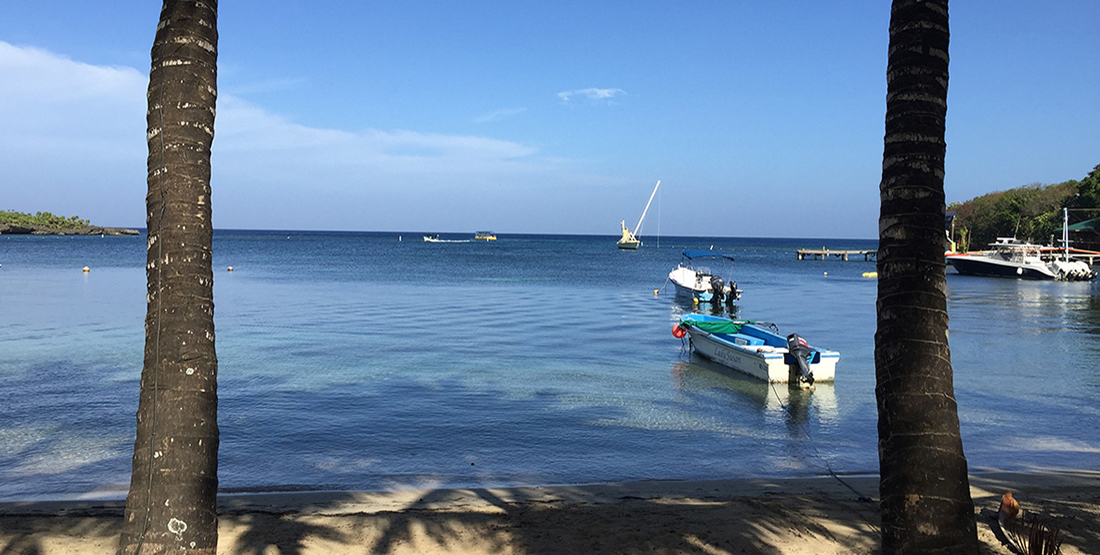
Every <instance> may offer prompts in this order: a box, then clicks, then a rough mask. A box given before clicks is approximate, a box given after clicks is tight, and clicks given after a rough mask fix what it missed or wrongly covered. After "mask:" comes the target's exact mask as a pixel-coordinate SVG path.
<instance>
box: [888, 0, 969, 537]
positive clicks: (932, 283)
mask: <svg viewBox="0 0 1100 555" xmlns="http://www.w3.org/2000/svg"><path fill="white" fill-rule="evenodd" d="M948 42H949V30H948V16H947V0H894V2H893V6H892V9H891V17H890V50H889V58H888V66H887V71H886V74H887V95H886V136H885V149H884V153H883V163H882V183H881V184H880V186H879V190H880V196H881V201H882V207H881V214H880V218H879V252H878V275H879V282H878V284H879V286H878V303H877V308H878V331H877V332H876V333H875V370H876V387H875V394H876V397H877V399H878V414H879V420H878V432H879V464H880V473H881V478H880V480H881V482H880V494H881V499H882V501H881V510H882V536H883V537H882V547H883V553H885V554H887V555H892V554H910V553H912V554H917V553H920V554H927V553H968V554H969V553H977V550H978V542H977V531H976V527H975V522H974V504H973V501H972V500H971V498H970V486H969V480H968V477H967V464H966V457H965V456H964V454H963V446H962V437H961V435H960V433H959V417H958V409H957V405H956V402H955V394H954V386H953V383H952V380H953V375H952V369H951V352H950V348H949V347H948V340H947V324H948V318H947V297H946V284H947V281H946V277H945V275H944V272H945V267H946V264H945V263H944V249H945V247H946V236H945V235H944V227H943V221H944V220H943V214H944V191H943V176H944V155H945V152H946V143H945V141H944V125H945V119H946V116H947V78H948V72H947V68H948Z"/></svg>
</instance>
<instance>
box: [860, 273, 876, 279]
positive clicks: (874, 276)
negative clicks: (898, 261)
mask: <svg viewBox="0 0 1100 555" xmlns="http://www.w3.org/2000/svg"><path fill="white" fill-rule="evenodd" d="M863 277H865V278H877V277H878V272H863Z"/></svg>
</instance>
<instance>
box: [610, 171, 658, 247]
mask: <svg viewBox="0 0 1100 555" xmlns="http://www.w3.org/2000/svg"><path fill="white" fill-rule="evenodd" d="M660 186H661V180H659V179H658V180H657V184H656V185H654V186H653V192H652V193H650V194H649V202H647V203H645V210H642V217H641V218H639V219H638V225H637V226H636V227H635V228H634V232H633V233H631V232H630V230H629V229H627V227H626V220H623V221H622V222H620V225H621V226H622V227H623V237H622V239H619V242H618V243H616V244H617V245H618V246H619V248H620V249H625V250H637V249H638V247H640V246H642V242H641V241H640V240H638V233H639V232H640V231H641V230H642V222H644V221H645V213H646V212H649V205H650V204H653V197H654V196H655V195H656V194H657V187H660Z"/></svg>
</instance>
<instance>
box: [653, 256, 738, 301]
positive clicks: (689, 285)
mask: <svg viewBox="0 0 1100 555" xmlns="http://www.w3.org/2000/svg"><path fill="white" fill-rule="evenodd" d="M715 263H717V264H725V263H728V264H729V271H727V272H726V277H725V278H723V277H722V276H721V275H720V273H719V272H718V271H717V270H716V269H715V268H712V267H711V266H710V264H715ZM732 269H733V257H732V256H729V255H726V254H722V253H720V252H716V251H708V250H693V249H688V250H685V251H684V252H682V253H681V254H680V264H679V265H677V266H676V267H675V268H673V269H672V271H671V272H669V273H668V280H669V281H671V282H672V285H674V286H675V287H676V296H677V297H680V298H683V299H689V300H692V301H693V302H695V301H698V302H701V303H718V304H722V303H723V302H725V303H726V304H729V305H732V304H733V303H734V301H736V300H738V299H740V298H741V290H740V289H738V288H737V282H736V281H733V278H732V275H731V274H732Z"/></svg>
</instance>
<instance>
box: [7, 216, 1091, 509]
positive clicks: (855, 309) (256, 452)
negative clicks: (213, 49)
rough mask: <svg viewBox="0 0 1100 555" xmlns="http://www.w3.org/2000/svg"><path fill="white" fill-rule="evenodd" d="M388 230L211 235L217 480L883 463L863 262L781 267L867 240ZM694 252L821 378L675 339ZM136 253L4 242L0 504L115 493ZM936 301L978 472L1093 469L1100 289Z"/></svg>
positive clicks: (375, 485) (300, 484)
mask: <svg viewBox="0 0 1100 555" xmlns="http://www.w3.org/2000/svg"><path fill="white" fill-rule="evenodd" d="M444 238H447V237H446V236H445V237H444ZM451 238H454V239H459V238H465V237H458V236H455V237H451ZM403 239H404V240H403V241H398V235H397V234H381V233H375V234H371V233H363V234H358V233H319V232H317V233H301V232H240V231H233V232H230V231H226V232H219V233H218V234H216V237H215V243H214V248H215V258H214V266H215V268H216V273H215V302H216V309H215V318H216V328H217V349H218V357H219V360H220V376H219V394H220V395H219V396H220V413H219V423H220V426H221V433H222V444H221V452H220V467H219V477H220V480H221V485H222V487H223V488H227V489H230V490H236V491H239V490H246V491H247V490H253V491H269V490H286V489H383V488H397V487H465V486H478V485H481V486H488V485H519V484H576V483H591V482H604V481H622V480H647V479H703V478H735V477H748V476H804V475H815V474H823V473H827V472H828V471H829V469H830V468H831V469H832V470H835V471H836V472H851V473H867V472H875V471H877V468H878V460H877V454H876V414H875V399H874V361H873V350H874V328H875V314H874V305H875V293H876V284H875V281H874V280H869V279H864V278H862V277H861V274H862V273H863V272H866V271H871V270H873V269H874V264H873V263H869V262H863V261H862V260H860V261H849V262H840V261H825V262H823V261H801V262H799V261H798V260H796V258H795V255H794V251H795V249H797V248H800V247H819V246H822V245H827V246H829V247H830V248H874V243H873V242H860V241H841V240H827V241H822V240H820V239H814V240H795V239H781V240H780V239H739V238H662V239H661V242H660V245H659V247H658V245H657V244H656V242H655V241H650V243H648V244H646V245H645V246H644V247H643V248H642V249H641V250H639V251H637V252H621V251H618V250H617V249H616V248H615V246H614V241H615V238H614V237H585V236H530V235H507V234H504V235H500V240H499V241H496V242H493V243H483V242H478V243H473V242H471V243H443V244H432V243H424V242H423V241H421V240H420V235H419V234H405V235H404V237H403ZM712 245H713V246H714V247H715V248H716V249H721V250H723V251H724V252H727V253H730V254H733V255H734V256H735V257H736V258H737V264H736V267H735V270H734V271H735V274H734V278H735V279H736V280H737V282H738V284H739V286H740V287H741V288H742V289H744V290H745V293H744V296H743V298H742V301H741V309H740V314H739V315H740V316H743V317H747V318H751V319H758V320H768V321H773V322H775V323H777V324H778V325H779V326H780V328H781V331H783V332H784V333H790V332H797V333H799V334H800V335H802V336H803V337H805V338H807V339H808V340H809V341H810V342H811V343H813V344H817V345H820V346H823V347H828V348H830V349H834V350H838V351H840V352H841V362H840V365H839V366H838V370H837V382H836V384H835V385H827V384H820V385H819V387H818V388H817V390H816V391H814V392H812V393H804V392H799V391H795V392H788V391H787V390H786V389H785V388H783V387H775V388H772V387H769V386H767V385H765V384H762V383H759V382H755V381H752V380H750V379H748V378H741V377H740V376H739V375H737V374H734V373H732V372H731V371H727V370H724V369H723V368H722V367H720V366H716V365H714V364H712V363H709V362H707V361H704V360H699V359H697V358H695V357H694V356H691V355H689V354H688V353H687V352H686V351H685V350H684V348H683V346H682V342H681V341H680V340H678V339H675V338H673V337H672V335H671V328H672V323H673V322H674V321H676V320H677V319H678V317H679V315H680V314H682V313H683V312H684V311H685V310H688V309H689V307H683V306H679V305H677V304H676V303H674V302H673V301H672V294H671V293H672V291H671V286H668V288H666V287H665V286H666V284H665V276H666V275H667V274H668V271H669V270H671V269H672V268H673V267H674V266H675V265H676V263H677V261H678V260H679V253H680V251H681V250H682V249H684V248H709V247H711V246H712ZM144 246H145V243H144V238H142V237H128V238H127V237H105V238H100V237H22V236H0V264H2V265H3V266H2V267H0V379H2V380H3V384H4V385H3V387H2V388H0V500H16V499H32V498H70V497H79V496H116V497H121V496H123V495H124V492H125V488H126V487H127V485H128V483H129V472H130V456H131V451H132V445H133V444H132V441H133V439H132V438H133V428H134V413H135V411H136V408H137V393H138V391H137V388H138V377H139V374H140V371H141V363H142V349H143V345H144V330H143V319H144V315H145V274H144V263H145V253H144ZM84 266H89V267H91V272H90V273H88V274H83V273H82V272H81V271H80V269H81V268H82V267H84ZM228 266H233V267H234V270H235V271H233V272H227V271H225V268H226V267H228ZM826 272H827V273H828V275H827V276H826V275H825V273H826ZM949 272H950V270H949ZM654 289H661V292H660V294H658V295H657V296H654V294H653V290H654ZM948 289H949V291H948V293H949V308H950V314H951V347H952V357H953V362H954V367H955V372H956V375H955V378H956V393H957V396H958V398H959V402H960V405H961V407H960V416H961V418H962V426H963V435H964V442H965V448H966V453H967V456H968V459H969V462H970V464H971V467H972V469H974V470H983V469H993V468H996V469H1010V470H1025V469H1035V468H1062V467H1066V468H1086V469H1093V470H1095V469H1100V456H1098V454H1100V434H1097V432H1096V430H1097V429H1098V427H1100V403H1097V402H1096V400H1097V399H1098V398H1100V286H1098V285H1095V284H1081V283H1040V282H1022V281H1021V282H1017V281H1011V280H996V279H985V278H967V277H963V276H958V275H954V274H951V275H949V279H948Z"/></svg>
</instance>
